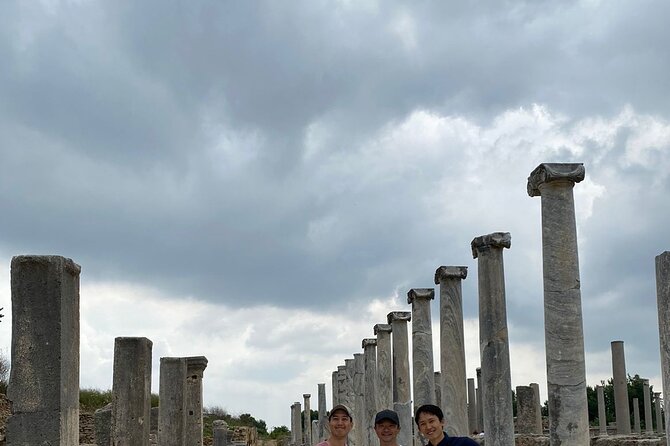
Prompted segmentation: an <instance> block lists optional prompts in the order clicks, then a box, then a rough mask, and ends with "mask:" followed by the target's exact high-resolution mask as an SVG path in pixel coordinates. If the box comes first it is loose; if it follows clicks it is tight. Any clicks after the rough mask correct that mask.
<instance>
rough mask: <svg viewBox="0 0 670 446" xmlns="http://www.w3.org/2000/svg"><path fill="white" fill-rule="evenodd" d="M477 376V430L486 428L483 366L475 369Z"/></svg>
mask: <svg viewBox="0 0 670 446" xmlns="http://www.w3.org/2000/svg"><path fill="white" fill-rule="evenodd" d="M475 374H476V376H477V389H475V397H476V398H477V431H479V432H481V431H483V430H484V407H483V404H482V368H481V367H477V369H475Z"/></svg>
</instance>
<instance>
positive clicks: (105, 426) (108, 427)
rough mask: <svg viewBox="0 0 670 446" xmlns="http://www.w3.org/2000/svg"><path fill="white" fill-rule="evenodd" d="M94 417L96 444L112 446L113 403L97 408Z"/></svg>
mask: <svg viewBox="0 0 670 446" xmlns="http://www.w3.org/2000/svg"><path fill="white" fill-rule="evenodd" d="M93 419H94V422H93V423H94V429H95V444H97V445H98V446H110V445H111V444H112V435H111V434H112V403H109V404H107V405H106V406H105V407H101V408H100V409H98V410H96V411H95V413H94V414H93ZM148 440H149V438H148V435H147V441H148Z"/></svg>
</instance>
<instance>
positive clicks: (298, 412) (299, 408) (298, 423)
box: [160, 401, 303, 446]
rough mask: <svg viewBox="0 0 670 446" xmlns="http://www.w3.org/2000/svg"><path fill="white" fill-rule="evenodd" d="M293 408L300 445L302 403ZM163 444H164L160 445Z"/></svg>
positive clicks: (296, 439)
mask: <svg viewBox="0 0 670 446" xmlns="http://www.w3.org/2000/svg"><path fill="white" fill-rule="evenodd" d="M293 410H294V411H295V415H294V417H295V444H296V445H298V446H300V445H301V444H303V442H302V441H303V438H302V420H301V419H300V417H301V415H302V405H301V404H300V401H296V402H295V403H294V404H293ZM160 446H162V445H160Z"/></svg>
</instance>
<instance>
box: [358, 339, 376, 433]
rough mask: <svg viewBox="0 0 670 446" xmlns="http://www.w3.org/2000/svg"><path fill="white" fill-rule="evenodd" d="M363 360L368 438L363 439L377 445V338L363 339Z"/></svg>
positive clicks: (365, 422) (365, 421) (364, 422)
mask: <svg viewBox="0 0 670 446" xmlns="http://www.w3.org/2000/svg"><path fill="white" fill-rule="evenodd" d="M362 346H363V362H364V363H365V419H364V420H363V424H364V427H365V430H366V432H367V436H366V437H367V438H364V439H363V444H364V445H365V446H377V445H378V444H379V439H378V438H377V434H375V415H376V414H377V389H376V381H377V340H376V339H373V338H367V339H363V341H362Z"/></svg>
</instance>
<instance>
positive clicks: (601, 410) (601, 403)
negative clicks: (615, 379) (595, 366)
mask: <svg viewBox="0 0 670 446" xmlns="http://www.w3.org/2000/svg"><path fill="white" fill-rule="evenodd" d="M596 393H597V395H598V427H599V428H600V429H599V430H600V434H601V435H607V415H606V414H605V391H604V390H603V386H596Z"/></svg>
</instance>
